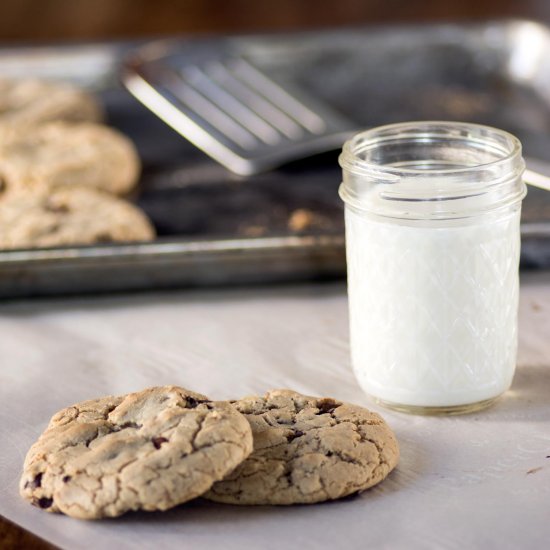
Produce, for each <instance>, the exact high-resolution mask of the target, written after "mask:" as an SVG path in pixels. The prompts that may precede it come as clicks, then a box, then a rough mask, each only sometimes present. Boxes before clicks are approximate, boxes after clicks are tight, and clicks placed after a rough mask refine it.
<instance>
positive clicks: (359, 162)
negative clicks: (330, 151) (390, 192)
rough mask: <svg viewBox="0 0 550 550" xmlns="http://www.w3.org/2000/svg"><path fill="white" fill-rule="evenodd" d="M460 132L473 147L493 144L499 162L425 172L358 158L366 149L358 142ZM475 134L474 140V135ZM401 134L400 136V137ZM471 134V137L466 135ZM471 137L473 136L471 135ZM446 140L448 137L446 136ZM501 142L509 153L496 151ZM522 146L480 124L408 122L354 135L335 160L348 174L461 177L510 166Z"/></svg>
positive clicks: (384, 140) (504, 133) (369, 142)
mask: <svg viewBox="0 0 550 550" xmlns="http://www.w3.org/2000/svg"><path fill="white" fill-rule="evenodd" d="M453 130H454V131H462V132H464V135H463V136H462V138H463V139H468V140H469V141H471V142H472V143H477V144H479V145H483V146H485V147H487V146H489V145H490V140H491V139H492V141H493V149H494V150H495V151H497V150H500V152H501V153H502V156H500V157H499V158H497V159H495V160H492V161H489V162H483V163H479V164H471V165H468V166H462V167H453V168H438V169H426V168H410V167H401V166H399V167H396V166H391V165H384V164H378V163H374V162H369V161H367V160H364V159H361V158H359V157H358V154H359V153H360V152H361V151H364V150H365V149H366V147H364V146H363V147H360V146H359V142H361V141H363V142H364V143H367V144H371V145H372V146H374V145H376V144H383V143H385V142H388V141H391V140H392V139H394V140H395V139H397V140H404V139H412V138H422V139H427V138H434V137H444V136H443V134H442V132H449V131H453ZM475 132H477V136H476V135H475ZM400 134H401V135H400ZM468 134H470V135H468ZM472 134H473V135H472ZM484 135H485V136H486V139H482V136H484ZM447 137H448V136H447ZM498 138H500V139H501V140H502V142H503V143H507V144H508V146H509V147H508V150H507V151H506V150H505V149H504V148H498V147H496V141H497V140H498ZM521 152H522V150H521V142H520V141H519V139H518V138H517V137H515V136H514V135H513V134H511V133H509V132H507V131H505V130H500V129H498V128H494V127H492V126H486V125H483V124H474V123H469V122H454V121H441V120H428V121H410V122H397V123H393V124H386V125H383V126H377V127H375V128H369V129H368V130H365V131H363V132H360V133H358V134H356V135H354V136H353V137H352V138H350V139H349V140H347V141H346V142H345V143H344V145H343V147H342V153H341V154H340V156H339V158H338V160H339V164H340V166H341V167H342V168H345V169H346V170H350V171H351V172H353V173H356V174H361V173H364V174H366V173H369V174H371V173H373V172H374V173H377V174H379V175H384V174H387V175H388V176H390V179H392V178H391V176H395V177H399V176H411V177H415V176H423V177H432V176H436V177H437V176H453V175H455V174H456V175H461V174H464V173H467V172H469V171H473V170H483V169H486V168H489V167H491V168H496V167H498V166H499V165H503V164H506V163H510V162H511V161H513V160H514V159H515V158H517V159H518V160H519V159H521Z"/></svg>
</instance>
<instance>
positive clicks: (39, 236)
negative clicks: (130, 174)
mask: <svg viewBox="0 0 550 550" xmlns="http://www.w3.org/2000/svg"><path fill="white" fill-rule="evenodd" d="M154 236H155V230H154V228H153V226H152V224H151V222H150V221H149V220H148V218H147V217H146V215H145V214H144V213H143V212H142V211H141V210H140V209H139V208H137V207H136V206H134V205H133V204H131V203H129V202H127V201H124V200H122V199H119V198H117V197H113V196H111V195H108V194H106V193H102V192H100V191H96V190H94V189H84V188H76V187H75V188H68V189H54V190H52V191H50V192H48V191H46V190H42V191H41V192H39V193H38V192H37V193H26V192H24V193H15V194H12V195H9V196H5V197H3V198H1V199H0V248H7V249H11V248H28V247H46V246H63V245H75V244H93V243H109V242H114V241H121V242H122V241H128V242H129V241H150V240H152V239H153V238H154Z"/></svg>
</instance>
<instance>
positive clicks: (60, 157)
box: [0, 122, 140, 195]
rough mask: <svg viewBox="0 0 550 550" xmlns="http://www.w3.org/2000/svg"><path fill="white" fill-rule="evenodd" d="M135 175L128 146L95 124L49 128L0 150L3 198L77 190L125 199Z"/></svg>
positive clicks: (135, 160)
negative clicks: (92, 190) (49, 190)
mask: <svg viewBox="0 0 550 550" xmlns="http://www.w3.org/2000/svg"><path fill="white" fill-rule="evenodd" d="M139 172H140V161H139V157H138V155H137V152H136V149H135V147H134V145H133V144H132V142H131V141H130V140H129V139H128V138H127V137H126V136H124V135H122V134H121V133H120V132H118V131H117V130H114V129H113V128H108V127H107V126H103V125H101V124H92V123H80V124H72V123H68V122H50V123H48V124H41V125H39V126H36V127H34V128H32V129H30V130H29V131H28V132H25V133H23V134H21V135H19V136H18V137H17V138H14V139H12V140H11V141H9V142H8V143H5V144H3V145H0V178H1V179H2V181H3V186H4V191H5V192H8V191H17V190H25V191H31V192H34V191H36V190H37V189H41V188H43V187H48V188H56V189H57V188H64V187H74V186H81V187H89V188H95V189H99V190H102V191H106V192H108V193H112V194H115V195H125V194H128V193H129V192H130V191H131V190H132V189H133V188H134V187H135V185H136V183H137V180H138V177H139Z"/></svg>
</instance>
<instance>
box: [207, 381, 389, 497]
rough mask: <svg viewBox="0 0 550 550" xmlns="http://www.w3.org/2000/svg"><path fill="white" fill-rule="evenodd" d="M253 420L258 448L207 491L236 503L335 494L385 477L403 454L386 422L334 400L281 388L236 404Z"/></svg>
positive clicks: (349, 492)
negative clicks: (400, 452)
mask: <svg viewBox="0 0 550 550" xmlns="http://www.w3.org/2000/svg"><path fill="white" fill-rule="evenodd" d="M234 406H235V408H236V409H237V410H238V411H239V412H241V413H242V414H244V415H245V416H246V418H247V420H248V421H249V422H250V426H251V428H252V434H253V436H254V451H253V452H252V454H251V455H250V456H249V457H248V458H247V459H246V460H245V461H244V462H243V463H242V464H240V465H239V466H237V468H236V469H235V470H234V471H233V472H231V473H230V474H229V475H228V476H227V477H226V478H225V479H224V480H223V481H220V482H218V483H215V484H214V485H213V486H212V489H211V490H210V491H209V492H208V493H206V495H204V496H205V497H206V498H208V499H210V500H215V501H218V502H226V503H230V504H296V503H312V502H321V501H324V500H332V499H337V498H340V497H344V496H346V495H349V494H352V493H356V492H359V491H363V490H364V489H367V488H369V487H372V486H373V485H376V484H377V483H379V482H380V481H382V480H383V479H384V478H385V477H386V476H387V475H388V474H389V473H390V472H391V470H392V469H393V468H394V467H395V466H396V464H397V461H398V458H399V448H398V445H397V440H396V438H395V436H394V435H393V433H392V431H391V430H390V428H389V427H388V425H387V424H386V423H385V422H384V420H383V419H382V418H381V417H380V416H379V415H377V414H376V413H373V412H370V411H369V410H367V409H364V408H362V407H358V406H356V405H350V404H347V403H341V402H340V401H337V400H334V399H328V398H317V397H308V396H305V395H301V394H299V393H296V392H293V391H290V390H276V391H271V392H269V393H267V394H266V395H265V396H264V397H247V398H245V399H241V400H240V401H236V402H234Z"/></svg>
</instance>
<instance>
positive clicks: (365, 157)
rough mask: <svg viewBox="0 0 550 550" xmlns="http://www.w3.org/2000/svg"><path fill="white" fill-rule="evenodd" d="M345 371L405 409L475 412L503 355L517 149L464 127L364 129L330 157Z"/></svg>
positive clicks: (511, 320) (512, 270)
mask: <svg viewBox="0 0 550 550" xmlns="http://www.w3.org/2000/svg"><path fill="white" fill-rule="evenodd" d="M340 164H341V166H342V168H343V183H342V185H341V187H340V195H341V197H342V199H343V200H344V201H345V203H346V208H345V217H346V248H347V263H348V293H349V308H350V330H351V334H350V338H351V354H352V364H353V368H354V371H355V374H356V376H357V379H358V381H359V383H360V385H361V386H362V388H363V389H364V391H365V392H366V393H368V394H369V395H371V396H372V397H374V398H375V399H376V400H377V401H379V402H380V403H382V404H384V405H387V406H389V407H392V408H395V409H398V410H403V411H407V412H414V413H440V412H447V413H461V412H469V411H472V410H476V409H480V408H482V407H485V406H487V405H488V404H490V403H491V402H492V401H493V400H495V399H496V398H497V397H498V396H499V395H501V394H502V393H503V392H504V391H506V390H507V389H508V387H509V386H510V384H511V382H512V377H513V375H514V370H515V364H516V350H517V308H518V282H519V281H518V264H519V250H520V233H519V219H520V209H521V200H522V199H523V197H524V196H525V193H526V189H525V185H524V183H523V181H522V173H523V171H524V162H523V159H522V156H521V144H520V142H519V141H518V140H517V139H516V138H515V137H514V136H512V135H510V134H508V133H506V132H503V131H501V130H497V129H494V128H489V127H486V126H479V125H475V124H463V123H456V122H412V123H404V124H392V125H389V126H383V127H380V128H375V129H372V130H368V131H366V132H363V133H360V134H358V135H356V136H355V137H353V138H352V139H351V140H349V141H348V142H346V143H345V145H344V148H343V151H342V154H341V156H340Z"/></svg>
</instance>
